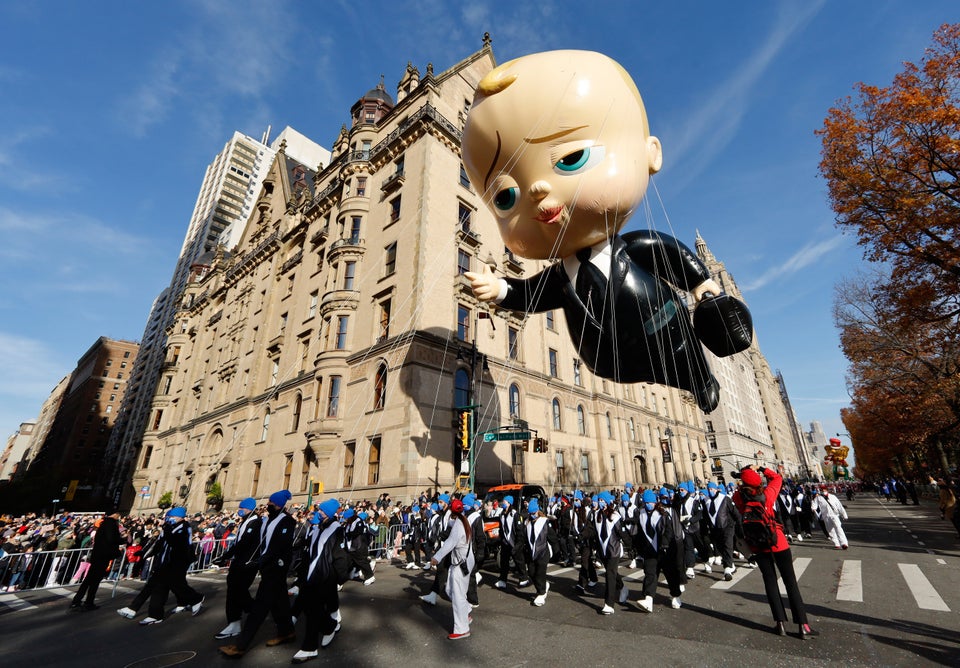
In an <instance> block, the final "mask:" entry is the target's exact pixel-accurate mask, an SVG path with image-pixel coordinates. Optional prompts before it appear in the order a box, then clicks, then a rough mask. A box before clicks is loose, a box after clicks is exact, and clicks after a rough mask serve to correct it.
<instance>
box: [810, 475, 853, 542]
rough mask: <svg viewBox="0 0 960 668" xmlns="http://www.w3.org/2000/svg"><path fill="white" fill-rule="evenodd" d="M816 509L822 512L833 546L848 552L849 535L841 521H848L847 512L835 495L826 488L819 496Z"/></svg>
mask: <svg viewBox="0 0 960 668" xmlns="http://www.w3.org/2000/svg"><path fill="white" fill-rule="evenodd" d="M816 507H817V509H818V510H819V511H820V519H821V520H823V524H824V526H825V528H826V530H827V535H828V536H829V537H830V540H832V541H833V546H834V547H835V548H837V549H838V550H840V549H844V550H846V549H847V547H848V545H847V535H846V534H845V533H843V526H841V524H840V520H841V519H847V511H846V509H845V508H844V507H843V504H842V503H840V499H838V498H837V497H836V496H835V495H833V494H831V493H830V490H828V489H827V488H826V487H824V488H822V489H821V490H820V493H819V494H818V495H817V499H816Z"/></svg>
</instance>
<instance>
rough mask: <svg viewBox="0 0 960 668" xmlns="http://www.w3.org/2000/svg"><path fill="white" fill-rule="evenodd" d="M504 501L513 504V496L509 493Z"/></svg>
mask: <svg viewBox="0 0 960 668" xmlns="http://www.w3.org/2000/svg"><path fill="white" fill-rule="evenodd" d="M503 502H504V503H506V504H509V505H511V506H512V505H513V497H512V496H510V495H509V494H507V495H506V496H505V497H503Z"/></svg>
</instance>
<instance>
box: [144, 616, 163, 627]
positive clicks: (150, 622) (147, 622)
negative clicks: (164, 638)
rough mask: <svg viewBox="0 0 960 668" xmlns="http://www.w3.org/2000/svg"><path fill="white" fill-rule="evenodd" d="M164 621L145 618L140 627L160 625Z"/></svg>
mask: <svg viewBox="0 0 960 668" xmlns="http://www.w3.org/2000/svg"><path fill="white" fill-rule="evenodd" d="M162 621H163V620H162V619H157V618H156V617H144V618H143V619H141V620H140V626H150V625H151V624H159V623H160V622H162Z"/></svg>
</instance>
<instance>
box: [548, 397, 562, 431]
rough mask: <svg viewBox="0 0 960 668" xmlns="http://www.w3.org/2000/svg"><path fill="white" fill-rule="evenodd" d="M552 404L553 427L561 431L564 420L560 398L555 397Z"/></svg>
mask: <svg viewBox="0 0 960 668" xmlns="http://www.w3.org/2000/svg"><path fill="white" fill-rule="evenodd" d="M550 405H551V406H552V407H553V428H554V429H556V430H558V431H559V430H560V429H563V422H562V420H561V419H560V400H559V399H556V398H555V399H554V400H553V402H551V404H550Z"/></svg>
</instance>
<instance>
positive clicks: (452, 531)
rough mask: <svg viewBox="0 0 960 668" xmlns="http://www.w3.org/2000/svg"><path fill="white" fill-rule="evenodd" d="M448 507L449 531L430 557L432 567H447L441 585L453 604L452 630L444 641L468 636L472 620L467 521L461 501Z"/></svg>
mask: <svg viewBox="0 0 960 668" xmlns="http://www.w3.org/2000/svg"><path fill="white" fill-rule="evenodd" d="M449 508H450V525H449V527H450V528H449V530H448V531H447V534H446V536H444V539H443V543H442V544H441V545H440V549H438V550H437V552H436V554H434V555H433V558H432V559H431V560H430V562H431V564H432V565H433V566H439V565H440V564H441V563H443V562H444V561H447V562H449V564H450V566H449V571H448V574H447V577H446V578H444V586H445V588H446V592H447V596H449V597H450V602H451V604H452V605H453V631H452V632H451V633H450V634H449V635H447V638H448V639H449V640H462V639H464V638H469V637H470V622H471V621H472V619H471V617H470V611H471V607H470V604H469V603H468V602H467V585H468V584H469V581H470V572H471V571H472V570H473V564H474V561H475V557H474V554H473V548H472V545H473V542H472V536H471V533H472V532H471V530H470V522H469V520H467V518H466V516H465V515H464V514H463V510H464V508H463V502H462V501H461V500H460V499H453V500H452V501H450V506H449ZM431 593H434V592H431ZM435 595H436V594H434V596H435ZM421 598H422V597H421Z"/></svg>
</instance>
